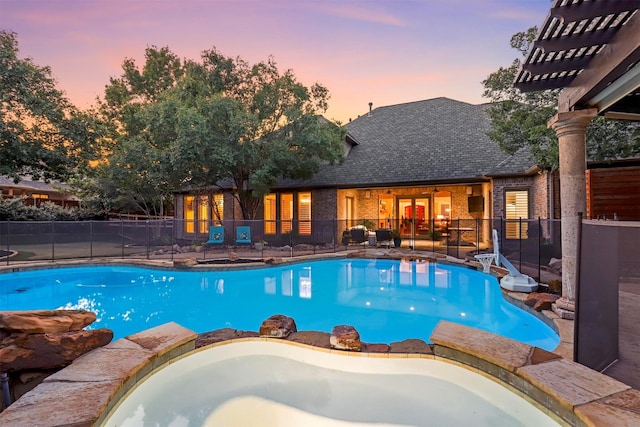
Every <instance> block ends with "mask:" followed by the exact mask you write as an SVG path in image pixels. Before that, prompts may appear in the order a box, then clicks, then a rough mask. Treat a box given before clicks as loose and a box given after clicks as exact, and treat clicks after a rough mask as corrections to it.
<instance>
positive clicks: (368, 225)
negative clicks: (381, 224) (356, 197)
mask: <svg viewBox="0 0 640 427" xmlns="http://www.w3.org/2000/svg"><path fill="white" fill-rule="evenodd" d="M360 224H361V225H364V228H366V229H367V230H373V229H374V228H376V223H375V222H373V221H372V220H370V219H363V220H362V221H360Z"/></svg>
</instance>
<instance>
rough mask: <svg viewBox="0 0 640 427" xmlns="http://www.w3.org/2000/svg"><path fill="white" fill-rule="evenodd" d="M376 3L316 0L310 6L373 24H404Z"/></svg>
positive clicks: (401, 25) (340, 16) (396, 25)
mask: <svg viewBox="0 0 640 427" xmlns="http://www.w3.org/2000/svg"><path fill="white" fill-rule="evenodd" d="M377 5H378V4H377V3H373V2H366V3H362V6H361V7H357V6H354V5H353V4H344V3H334V2H316V3H314V4H313V5H312V6H311V7H312V8H313V9H315V10H317V11H319V12H321V13H326V14H329V15H333V16H337V17H339V18H347V19H352V20H356V21H363V22H371V23H375V24H384V25H391V26H394V27H404V26H405V25H406V24H405V22H403V21H402V20H401V19H399V18H398V17H396V16H394V15H392V14H390V13H388V12H386V11H384V10H381V9H380V8H379V7H377Z"/></svg>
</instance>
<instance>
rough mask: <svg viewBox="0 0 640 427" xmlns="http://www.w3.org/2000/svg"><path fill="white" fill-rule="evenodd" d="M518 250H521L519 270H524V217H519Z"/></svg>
mask: <svg viewBox="0 0 640 427" xmlns="http://www.w3.org/2000/svg"><path fill="white" fill-rule="evenodd" d="M518 224H519V226H518V252H519V256H518V258H520V259H519V262H518V270H520V271H521V272H522V217H518Z"/></svg>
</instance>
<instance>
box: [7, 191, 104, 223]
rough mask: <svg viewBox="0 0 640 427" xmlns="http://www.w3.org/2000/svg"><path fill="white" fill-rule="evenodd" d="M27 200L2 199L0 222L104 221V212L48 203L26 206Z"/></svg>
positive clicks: (21, 198) (16, 198)
mask: <svg viewBox="0 0 640 427" xmlns="http://www.w3.org/2000/svg"><path fill="white" fill-rule="evenodd" d="M24 201H25V198H23V197H15V198H5V197H0V221H81V220H89V219H104V218H105V215H104V212H100V211H94V210H91V209H87V208H76V207H66V208H63V207H62V206H60V205H56V204H55V203H53V202H49V201H46V202H44V203H42V204H41V205H40V206H33V205H26V204H25V203H24Z"/></svg>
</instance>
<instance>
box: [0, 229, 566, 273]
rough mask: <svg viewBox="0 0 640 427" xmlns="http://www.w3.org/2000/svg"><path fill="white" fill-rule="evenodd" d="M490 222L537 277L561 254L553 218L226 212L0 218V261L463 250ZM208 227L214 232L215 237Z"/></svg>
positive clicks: (473, 249)
mask: <svg viewBox="0 0 640 427" xmlns="http://www.w3.org/2000/svg"><path fill="white" fill-rule="evenodd" d="M376 224H377V225H378V226H380V225H384V226H385V227H376ZM212 226H214V227H215V228H214V229H212V228H211V227H212ZM493 229H495V230H497V231H498V236H499V238H500V248H501V252H502V254H503V255H505V256H506V257H507V258H508V259H509V260H510V261H511V262H512V263H513V264H514V265H515V266H516V267H517V268H519V269H520V270H521V271H522V270H526V274H528V275H530V276H531V277H534V278H540V277H541V271H542V270H543V269H547V268H548V266H549V263H550V261H551V260H552V259H553V258H558V259H559V258H561V250H560V221H559V220H546V219H536V220H505V219H499V218H498V219H452V220H447V221H444V220H440V221H439V220H427V221H418V220H412V219H375V218H372V219H366V218H365V219H357V220H338V219H336V220H314V221H296V220H292V221H264V220H258V221H245V220H227V221H224V222H223V223H222V224H215V225H212V224H210V223H209V222H205V221H202V222H199V221H193V220H191V221H188V220H179V219H155V220H137V221H136V220H110V221H78V222H71V221H49V222H38V221H23V222H12V221H4V222H0V261H1V262H3V263H6V264H11V263H17V262H31V261H56V260H65V259H74V258H88V259H94V258H109V257H118V258H132V259H133V258H138V259H140V258H142V259H175V258H185V257H192V258H196V259H199V260H200V259H202V260H207V259H210V260H211V259H214V258H224V257H228V255H229V253H230V252H236V253H237V254H238V255H239V256H241V257H249V258H266V257H275V256H279V257H295V256H303V255H309V254H318V253H332V252H339V251H344V250H347V249H348V250H350V249H357V248H362V249H367V250H370V249H374V248H375V249H379V250H384V249H390V248H399V249H402V250H422V251H430V252H436V253H444V254H447V255H450V256H454V257H457V258H467V257H472V256H473V255H475V254H478V253H482V252H490V251H492V250H493V241H492V237H491V236H492V233H491V231H492V230H493ZM210 231H211V232H212V233H213V231H215V232H216V236H215V237H216V238H215V239H212V238H211V237H212V236H210ZM241 233H242V236H241V235H240V234H241ZM240 237H243V238H240ZM381 239H384V240H381Z"/></svg>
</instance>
